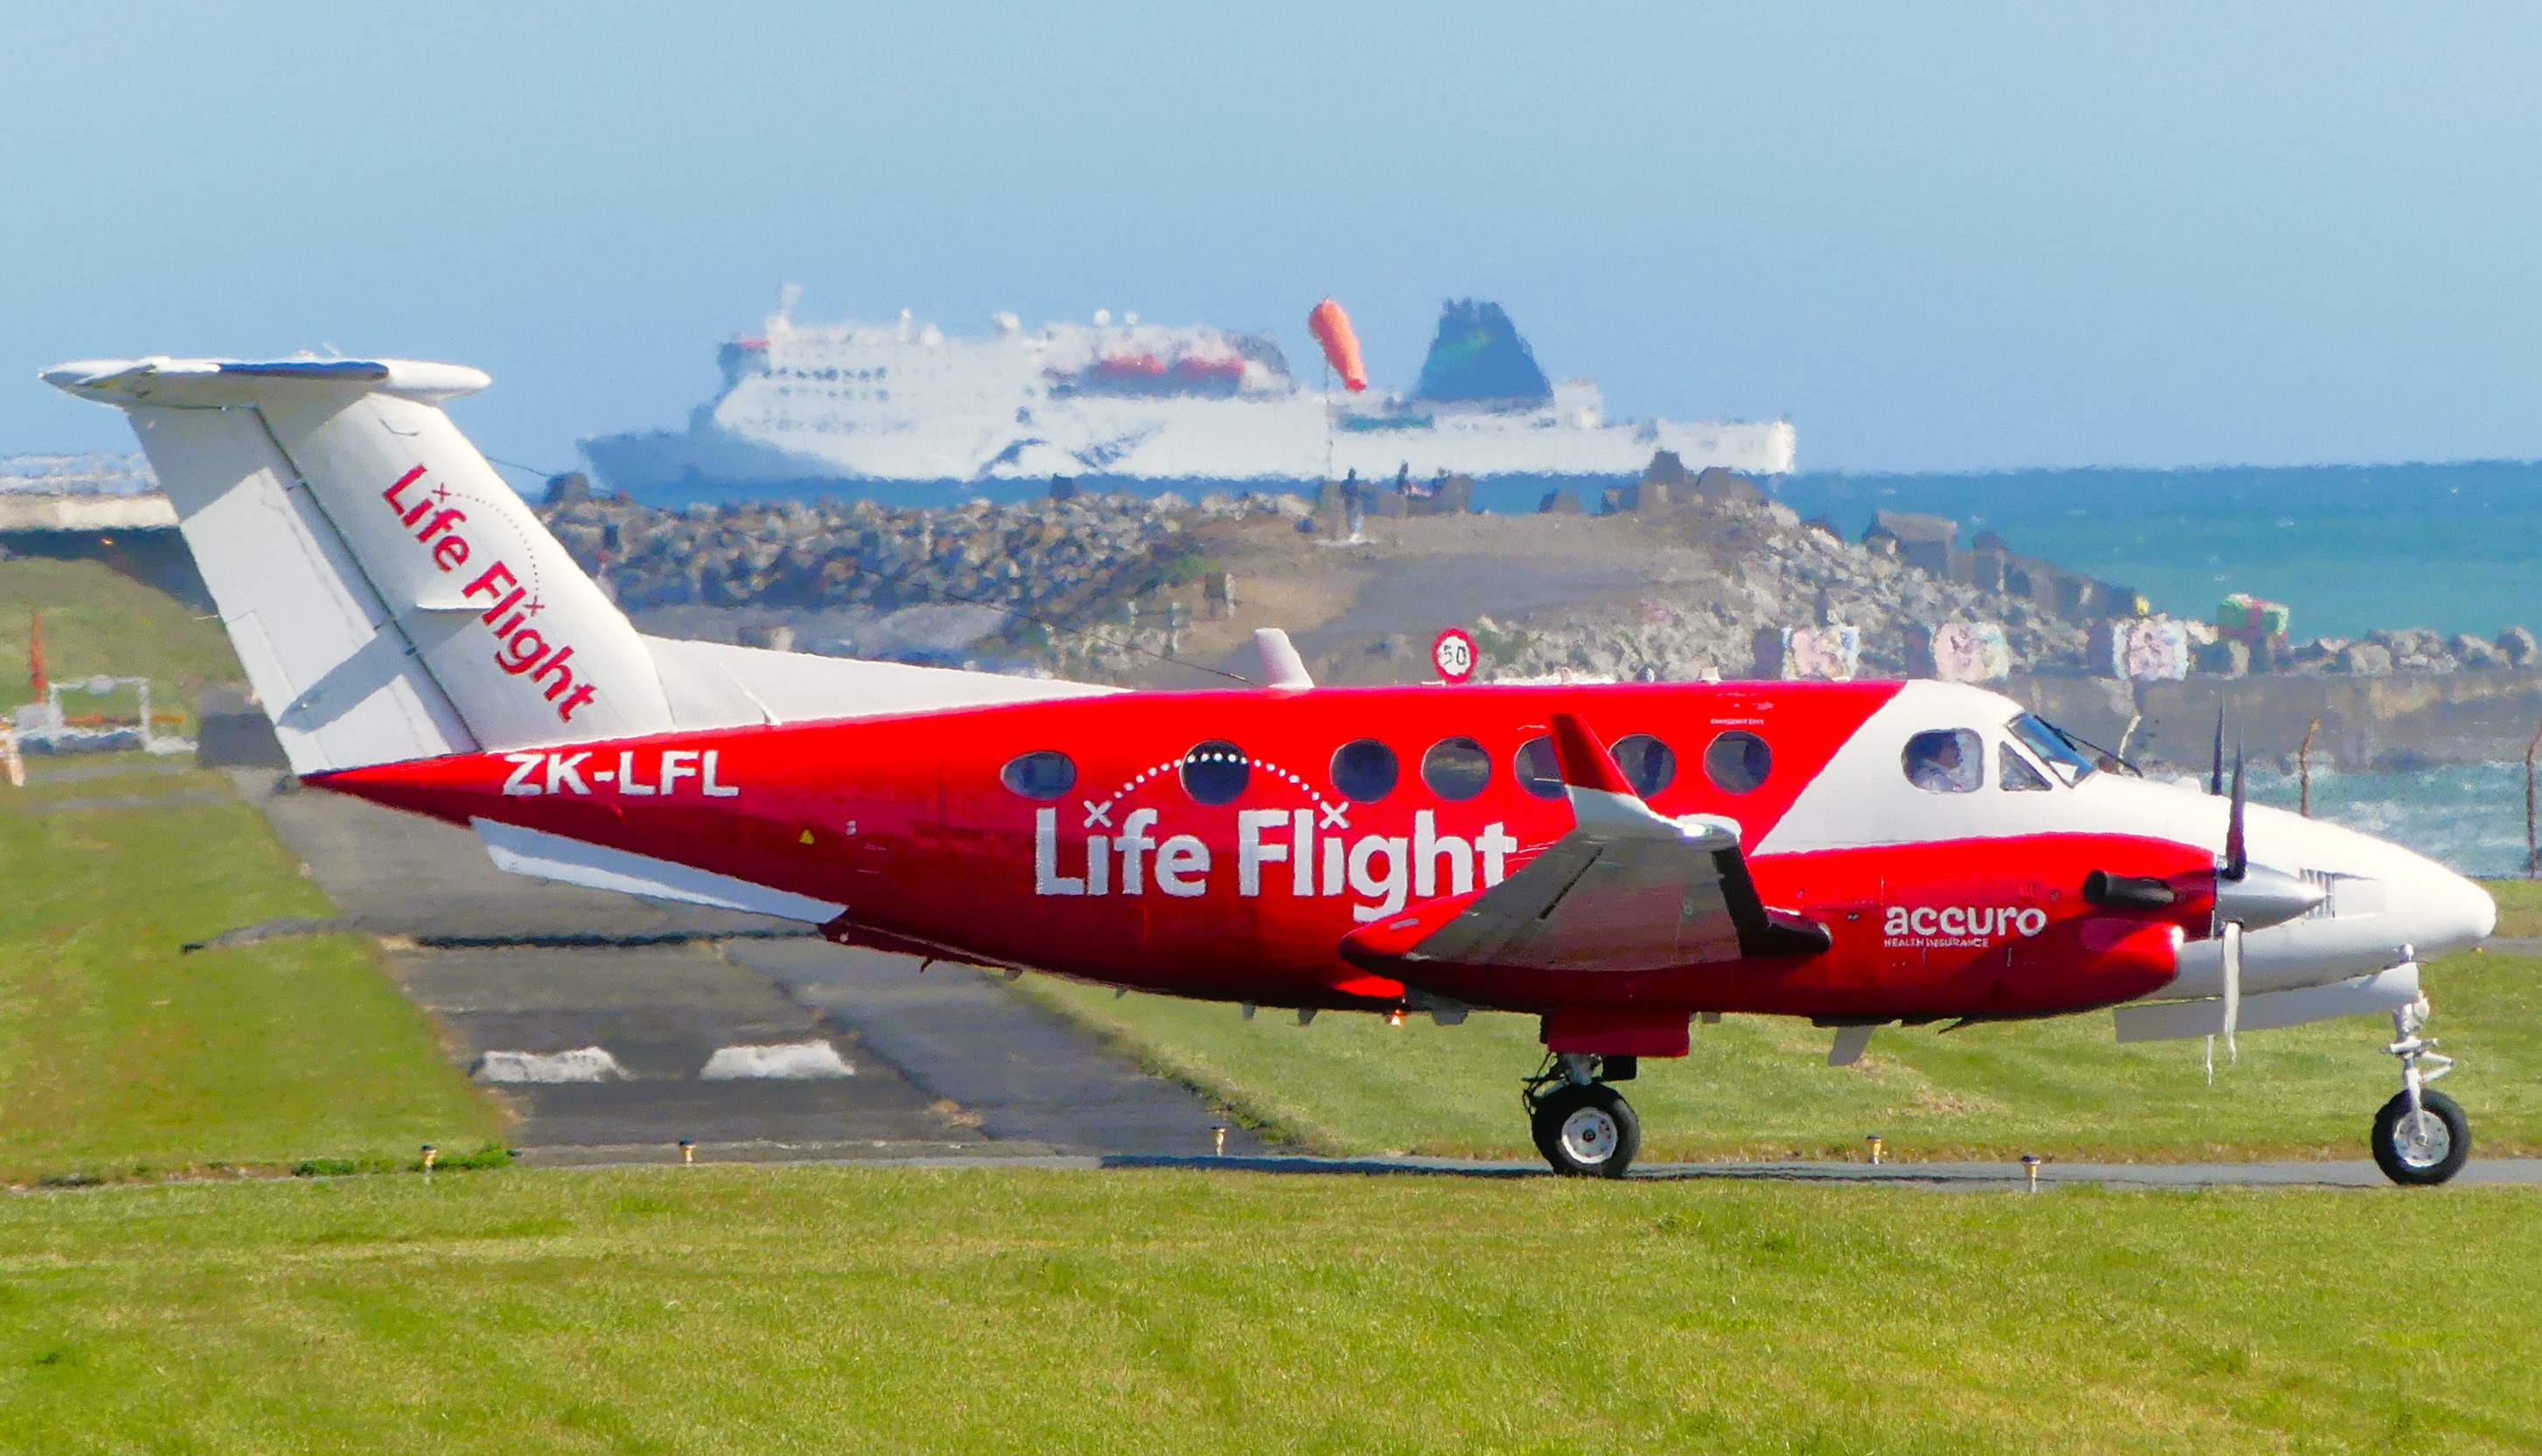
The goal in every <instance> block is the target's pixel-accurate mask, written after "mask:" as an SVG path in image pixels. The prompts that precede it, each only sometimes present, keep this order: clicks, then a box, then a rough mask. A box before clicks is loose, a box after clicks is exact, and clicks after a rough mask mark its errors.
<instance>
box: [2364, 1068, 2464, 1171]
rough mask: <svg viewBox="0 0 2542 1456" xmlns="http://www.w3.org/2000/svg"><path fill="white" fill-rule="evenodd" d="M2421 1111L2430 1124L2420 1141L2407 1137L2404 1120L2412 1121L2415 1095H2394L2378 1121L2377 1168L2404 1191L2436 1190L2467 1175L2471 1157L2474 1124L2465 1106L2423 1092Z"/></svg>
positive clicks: (2439, 1095)
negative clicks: (2464, 1171) (2463, 1173)
mask: <svg viewBox="0 0 2542 1456" xmlns="http://www.w3.org/2000/svg"><path fill="white" fill-rule="evenodd" d="M2419 1105H2420V1106H2421V1107H2423V1108H2425V1109H2426V1110H2427V1114H2428V1117H2429V1119H2430V1125H2429V1126H2428V1127H2426V1128H2424V1129H2423V1136H2422V1137H2419V1138H2410V1139H2404V1138H2403V1136H2402V1135H2401V1134H2402V1120H2403V1119H2405V1118H2407V1117H2409V1115H2410V1094H2409V1093H2407V1092H2396V1093H2394V1094H2393V1096H2392V1100H2391V1101H2389V1102H2387V1103H2385V1104H2383V1110H2382V1111H2381V1112H2378V1113H2376V1114H2375V1115H2374V1142H2373V1147H2374V1166H2376V1167H2378V1168H2380V1169H2382V1170H2383V1176H2384V1177H2386V1178H2389V1179H2391V1180H2392V1181H2393V1182H2394V1183H2397V1184H2400V1185H2401V1186H2402V1187H2404V1188H2432V1187H2434V1186H2435V1185H2436V1184H2439V1183H2442V1182H2444V1181H2445V1180H2446V1179H2448V1178H2451V1177H2453V1176H2454V1175H2455V1174H2457V1173H2459V1172H2461V1171H2462V1166H2463V1162H2464V1160H2465V1159H2468V1158H2469V1157H2470V1156H2471V1120H2470V1119H2468V1118H2466V1117H2464V1116H2463V1110H2462V1107H2461V1105H2460V1104H2458V1103H2456V1102H2455V1101H2454V1100H2453V1099H2452V1098H2450V1097H2447V1096H2446V1095H2445V1094H2443V1093H2442V1092H2429V1091H2424V1090H2423V1091H2421V1092H2420V1093H2419Z"/></svg>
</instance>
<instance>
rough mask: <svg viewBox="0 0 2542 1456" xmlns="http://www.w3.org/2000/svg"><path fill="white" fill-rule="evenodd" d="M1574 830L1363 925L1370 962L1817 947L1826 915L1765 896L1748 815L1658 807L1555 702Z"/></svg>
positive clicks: (1630, 967) (1581, 962)
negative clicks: (1504, 874)
mask: <svg viewBox="0 0 2542 1456" xmlns="http://www.w3.org/2000/svg"><path fill="white" fill-rule="evenodd" d="M1553 741H1554V746H1555V749H1556V752H1557V753H1558V754H1559V755H1560V758H1561V762H1562V777H1563V782H1564V784H1565V785H1566V786H1567V788H1568V789H1569V792H1570V798H1571V810H1572V815H1573V818H1574V823H1573V827H1572V830H1571V833H1569V834H1567V835H1564V836H1563V837H1561V838H1559V839H1556V840H1555V841H1554V842H1553V843H1551V844H1549V845H1547V846H1545V848H1544V849H1543V850H1541V851H1539V852H1538V853H1537V854H1536V856H1535V857H1534V858H1533V859H1531V860H1529V861H1528V862H1527V863H1526V864H1525V865H1524V866H1522V867H1520V869H1519V870H1518V871H1517V872H1516V873H1514V874H1512V875H1511V876H1510V877H1509V878H1507V879H1505V880H1503V881H1501V882H1500V883H1499V884H1498V885H1495V886H1493V887H1491V888H1490V889H1488V890H1484V891H1480V892H1478V893H1476V894H1472V895H1464V896H1456V897H1452V898H1450V899H1447V900H1439V901H1432V902H1430V903H1429V904H1428V905H1421V906H1414V907H1412V908H1411V909H1410V910H1407V911H1405V912H1404V913H1402V914H1399V915H1393V916H1389V917H1387V918H1385V919H1383V920H1380V921H1377V922H1375V923H1373V924H1370V925H1368V926H1366V927H1364V928H1362V929H1360V930H1358V931H1355V932H1353V933H1352V934H1351V935H1350V936H1348V937H1346V938H1345V939H1344V941H1343V942H1342V946H1343V951H1344V953H1345V954H1346V955H1349V956H1350V958H1351V959H1352V960H1354V961H1358V962H1360V963H1362V964H1365V965H1372V966H1373V965H1378V964H1381V963H1388V964H1390V963H1406V962H1421V961H1432V962H1443V963H1447V964H1451V965H1458V966H1489V967H1506V968H1510V969H1513V970H1540V971H1656V970H1663V969H1666V968H1669V967H1675V966H1692V965H1702V964H1706V963H1711V962H1720V961H1738V960H1753V959H1766V958H1772V957H1778V956H1806V955H1816V954H1817V953H1819V952H1820V951H1823V950H1826V949H1827V948H1828V945H1829V943H1830V941H1829V936H1828V932H1827V929H1826V927H1825V926H1823V925H1820V924H1818V923H1816V922H1815V921H1811V920H1807V919H1804V918H1802V917H1800V916H1798V915H1793V914H1790V913H1787V912H1784V911H1779V910H1768V909H1766V907H1765V905H1764V903H1763V902H1762V901H1760V900H1759V899H1758V898H1757V886H1756V882H1755V881H1754V880H1752V879H1751V878H1750V877H1749V874H1748V862H1747V859H1746V858H1745V856H1743V855H1742V854H1741V853H1740V851H1739V826H1738V825H1737V824H1735V823H1733V822H1732V821H1730V820H1727V819H1720V818H1715V817H1712V816H1708V815H1692V816H1688V817H1687V818H1686V819H1683V820H1672V819H1666V818H1663V817H1661V816H1660V815H1658V814H1656V813H1653V812H1652V810H1651V808H1650V806H1649V805H1647V804H1645V803H1643V802H1642V800H1641V798H1640V797H1639V796H1638V795H1636V794H1635V793H1634V792H1633V790H1632V786H1631V785H1630V784H1629V783H1628V782H1626V780H1625V778H1624V775H1623V773H1622V771H1621V770H1619V769H1618V768H1617V767H1616V766H1615V761H1614V759H1613V758H1612V757H1611V756H1610V755H1608V754H1607V749H1606V747H1605V745H1603V744H1601V743H1600V742H1599V741H1598V739H1597V736H1596V735H1594V734H1592V733H1591V732H1590V731H1589V729H1588V727H1587V726H1586V725H1585V724H1583V723H1582V722H1581V721H1580V720H1579V719H1578V718H1577V717H1575V716H1574V715H1572V714H1570V713H1556V714H1554V715H1553Z"/></svg>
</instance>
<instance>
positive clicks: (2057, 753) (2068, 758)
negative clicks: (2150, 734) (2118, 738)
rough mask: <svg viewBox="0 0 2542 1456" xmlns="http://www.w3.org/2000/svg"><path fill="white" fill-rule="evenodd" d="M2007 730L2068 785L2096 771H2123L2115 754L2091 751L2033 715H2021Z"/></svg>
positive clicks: (2083, 743)
mask: <svg viewBox="0 0 2542 1456" xmlns="http://www.w3.org/2000/svg"><path fill="white" fill-rule="evenodd" d="M2011 727H2012V736H2013V737H2015V738H2017V739H2020V740H2021V746H2022V747H2023V748H2026V749H2028V750H2030V751H2031V752H2032V753H2034V754H2037V755H2038V756H2039V760H2040V762H2041V763H2043V764H2047V765H2048V767H2049V771H2051V772H2053V773H2055V774H2056V776H2057V777H2058V778H2061V779H2063V780H2065V782H2066V783H2067V784H2068V785H2069V786H2070V785H2072V784H2078V783H2081V782H2082V781H2083V780H2084V779H2086V778H2089V777H2091V776H2092V774H2093V772H2094V771H2095V770H2097V769H2101V768H2110V767H2115V768H2119V769H2121V770H2122V771H2124V770H2125V767H2126V765H2125V764H2123V763H2122V762H2121V761H2120V759H2119V757H2118V756H2117V755H2116V754H2110V753H2104V752H2102V751H2101V750H2099V749H2096V748H2093V747H2092V746H2091V745H2090V744H2087V743H2085V742H2083V741H2082V740H2081V739H2079V738H2076V737H2075V736H2074V735H2072V734H2070V733H2068V732H2066V731H2065V730H2064V729H2062V728H2059V727H2057V726H2056V724H2054V723H2051V722H2049V721H2048V720H2047V719H2045V718H2042V717H2040V716H2039V715H2038V714H2036V713H2023V714H2022V715H2021V716H2020V717H2018V718H2015V719H2013V720H2012V724H2011Z"/></svg>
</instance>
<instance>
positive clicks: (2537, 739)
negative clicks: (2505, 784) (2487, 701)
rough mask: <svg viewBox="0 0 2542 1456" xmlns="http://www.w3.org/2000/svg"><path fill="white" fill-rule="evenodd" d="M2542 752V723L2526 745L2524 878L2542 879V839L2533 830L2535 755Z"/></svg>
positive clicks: (2536, 727)
mask: <svg viewBox="0 0 2542 1456" xmlns="http://www.w3.org/2000/svg"><path fill="white" fill-rule="evenodd" d="M2536 753H2542V724H2537V725H2536V726H2535V727H2534V729H2533V741H2532V742H2531V743H2528V744H2526V745H2525V746H2524V878H2526V879H2528V880H2533V879H2542V839H2536V838H2535V837H2534V832H2533V829H2534V827H2533V756H2534V755H2535V754H2536Z"/></svg>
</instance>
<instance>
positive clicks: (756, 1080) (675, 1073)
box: [232, 770, 1272, 1165]
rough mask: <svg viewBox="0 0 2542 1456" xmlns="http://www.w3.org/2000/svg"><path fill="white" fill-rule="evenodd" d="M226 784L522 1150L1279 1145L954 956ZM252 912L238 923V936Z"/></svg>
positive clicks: (758, 1156) (309, 798)
mask: <svg viewBox="0 0 2542 1456" xmlns="http://www.w3.org/2000/svg"><path fill="white" fill-rule="evenodd" d="M235 778H236V781H237V783H238V786H239V789H240V791H241V792H242V793H244V794H246V795H247V796H248V798H249V799H250V801H251V802H253V803H255V804H256V805H257V806H258V807H259V808H261V809H262V810H263V811H264V813H265V815H266V817H267V818H268V819H269V820H270V821H271V822H272V824H273V826H274V828H275V830H276V832H277V833H278V834H279V835H280V836H281V837H282V839H283V841H284V842H285V843H286V844H288V845H289V846H290V847H291V848H292V849H293V850H294V851H295V852H297V853H298V854H299V855H300V857H301V858H302V860H303V861H304V862H305V863H306V864H307V865H308V866H309V873H310V874H311V876H312V877H313V878H315V879H316V880H317V881H318V883H319V885H320V886H321V887H322V888H323V889H325V890H326V891H327V893H328V895H329V896H330V897H331V898H333V899H334V900H335V902H336V905H337V906H338V907H340V908H341V909H342V910H343V911H344V913H343V916H342V918H341V919H340V920H336V921H330V922H325V923H324V924H323V925H319V924H311V925H301V924H298V923H295V924H293V925H290V926H283V927H277V928H279V929H281V930H282V931H284V932H285V933H289V932H292V931H298V932H302V933H305V932H306V931H307V930H308V929H311V928H330V929H353V930H358V931H360V932H362V933H366V934H370V935H373V936H377V937H379V938H380V940H381V942H382V944H383V946H384V948H385V950H386V953H387V958H388V962H389V966H390V970H391V972H392V974H394V975H395V976H396V977H397V979H398V981H399V983H400V984H401V985H402V986H404V988H405V989H406V991H407V993H408V995H410V996H411V998H413V1000H414V1001H415V1002H416V1003H417V1004H418V1005H420V1006H422V1007H423V1008H424V1009H425V1010H426V1011H427V1012H429V1013H430V1014H431V1015H432V1016H433V1018H434V1020H435V1021H436V1022H437V1023H438V1024H439V1026H440V1027H441V1028H442V1031H443V1034H444V1036H445V1038H446V1039H447V1040H448V1041H449V1043H450V1044H451V1047H452V1055H453V1056H454V1057H455V1058H456V1059H457V1060H458V1061H459V1062H460V1063H461V1064H462V1065H464V1066H467V1067H469V1068H471V1070H472V1073H473V1074H474V1075H476V1076H477V1077H478V1079H479V1080H480V1081H481V1082H484V1083H486V1084H487V1085H488V1086H489V1088H490V1089H491V1090H492V1091H494V1092H495V1093H496V1095H498V1096H500V1097H502V1098H503V1099H504V1100H505V1101H507V1102H508V1103H510V1104H511V1105H512V1106H513V1107H514V1109H515V1110H517V1111H518V1112H519V1113H520V1115H521V1121H520V1123H519V1125H518V1126H517V1127H516V1128H515V1129H514V1131H513V1141H514V1143H515V1145H516V1146H517V1148H518V1149H519V1151H520V1156H521V1161H523V1162H524V1163H529V1164H533V1165H538V1164H547V1165H574V1164H593V1163H624V1162H638V1163H640V1162H661V1161H674V1162H675V1161H678V1160H679V1159H680V1158H681V1157H682V1156H683V1154H682V1151H681V1149H680V1147H679V1144H680V1143H681V1142H682V1141H683V1140H685V1141H687V1142H689V1143H690V1144H691V1148H690V1153H691V1155H695V1156H700V1157H705V1158H710V1159H714V1160H721V1161H730V1160H752V1161H794V1160H811V1159H818V1160H840V1159H855V1160H867V1159H876V1158H881V1159H892V1160H907V1159H912V1158H918V1159H930V1160H934V1159H944V1158H990V1159H998V1160H1009V1159H1013V1158H1018V1157H1020V1158H1050V1157H1078V1158H1088V1157H1100V1156H1103V1155H1134V1156H1166V1155H1176V1154H1193V1153H1201V1152H1205V1151H1208V1150H1209V1149H1211V1148H1212V1147H1214V1146H1215V1145H1216V1143H1215V1132H1214V1130H1213V1129H1214V1128H1217V1127H1219V1126H1227V1127H1228V1135H1227V1148H1228V1150H1229V1151H1230V1152H1234V1153H1239V1154H1255V1153H1262V1152H1266V1151H1271V1150H1272V1149H1270V1148H1268V1147H1267V1146H1266V1145H1265V1144H1264V1143H1263V1142H1262V1141H1261V1140H1259V1139H1258V1138H1256V1137H1255V1136H1254V1135H1253V1134H1252V1133H1250V1132H1249V1131H1248V1130H1246V1129H1245V1128H1242V1127H1240V1126H1234V1125H1233V1123H1232V1120H1231V1119H1229V1118H1228V1117H1226V1116H1225V1115H1224V1114H1223V1113H1221V1112H1220V1111H1219V1110H1218V1109H1216V1108H1213V1107H1211V1106H1210V1105H1208V1104H1207V1103H1206V1102H1204V1101H1203V1100H1201V1099H1200V1098H1199V1097H1197V1096H1196V1095H1195V1094H1193V1093H1192V1092H1191V1091H1190V1090H1189V1089H1187V1088H1184V1087H1182V1086H1180V1085H1178V1084H1175V1083H1172V1082H1168V1081H1165V1080H1163V1079H1161V1078H1159V1077H1156V1076H1152V1075H1150V1074H1148V1073H1146V1072H1144V1071H1141V1070H1140V1069H1139V1068H1137V1067H1136V1066H1133V1065H1131V1064H1130V1063H1129V1062H1127V1061H1126V1060H1124V1059H1122V1058H1121V1057H1119V1056H1115V1055H1113V1054H1112V1053H1109V1052H1106V1051H1104V1050H1103V1049H1101V1048H1100V1047H1098V1046H1096V1045H1095V1044H1094V1043H1093V1042H1092V1041H1091V1039H1089V1038H1087V1037H1086V1036H1084V1034H1083V1033H1081V1032H1079V1031H1077V1030H1076V1029H1075V1028H1074V1027H1072V1026H1071V1025H1069V1024H1068V1023H1067V1022H1066V1021H1064V1020H1063V1019H1062V1018H1060V1017H1058V1016H1056V1015H1054V1014H1053V1013H1051V1012H1049V1011H1047V1010H1045V1009H1043V1008H1042V1007H1040V1006H1039V1005H1037V1004H1035V1003H1033V1002H1031V1001H1029V1000H1027V999H1025V998H1024V997H1022V996H1019V995H1017V994H1016V993H1014V992H1013V991H1011V990H1009V989H1008V988H1007V987H1006V986H1005V985H1004V984H1003V983H1001V982H999V981H997V980H995V979H994V978H991V977H988V976H986V975H984V974H982V973H980V972H977V971H973V970H970V969H968V968H964V967H955V966H938V967H937V968H936V969H935V971H933V972H931V973H929V974H927V975H924V976H922V975H921V974H919V970H918V963H917V962H916V961H914V960H912V959H910V958H908V957H905V956H886V955H881V954H879V953H876V952H871V951H861V950H850V949H847V948H844V947H840V946H834V945H831V944H830V943H829V942H827V941H824V940H822V939H820V938H819V937H818V936H815V935H812V934H810V933H809V932H807V931H805V930H804V929H803V927H801V926H799V925H794V924H791V923H789V922H785V921H778V920H770V919H764V918H762V917H759V916H754V915H743V914H734V913H729V912H725V911H720V910H702V909H697V908H693V907H687V906H676V905H666V904H662V903H659V902H653V901H645V900H639V899H636V898H635V897H633V896H628V895H620V894H613V893H609V892H603V891H595V890H584V889H580V888H576V887H573V886H565V885H552V884H546V883H543V882H539V881H532V880H525V879H521V878H519V877H517V876H513V875H506V874H503V873H501V872H500V871H498V870H496V869H495V868H494V867H493V865H492V864H491V863H489V862H488V861H487V859H486V852H485V850H484V848H483V847H482V846H480V845H479V843H478V841H477V838H476V837H475V836H474V835H472V834H469V833H468V832H467V831H465V830H461V829H456V828H453V827H451V826H448V825H444V824H439V823H436V822H434V821H431V820H426V819H421V818H418V817H415V816H412V815H406V814H399V813H396V812H394V811H391V810H387V809H382V808H380V807H378V806H376V805H372V804H368V803H364V802H362V801H360V800H357V799H351V798H347V797H344V796H342V795H337V794H329V793H324V792H319V791H312V790H304V789H300V788H298V787H297V786H296V784H294V783H292V782H291V781H290V780H288V779H285V778H282V777H281V776H279V775H276V774H273V773H270V772H262V771H248V770H240V771H238V772H237V773H236V774H235ZM264 928H265V927H241V928H240V929H239V930H235V931H233V932H232V935H233V936H240V935H245V936H249V937H253V936H255V935H256V934H258V933H260V932H261V931H262V930H263V929H264Z"/></svg>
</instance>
